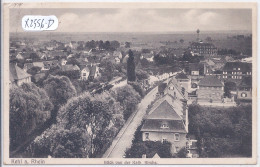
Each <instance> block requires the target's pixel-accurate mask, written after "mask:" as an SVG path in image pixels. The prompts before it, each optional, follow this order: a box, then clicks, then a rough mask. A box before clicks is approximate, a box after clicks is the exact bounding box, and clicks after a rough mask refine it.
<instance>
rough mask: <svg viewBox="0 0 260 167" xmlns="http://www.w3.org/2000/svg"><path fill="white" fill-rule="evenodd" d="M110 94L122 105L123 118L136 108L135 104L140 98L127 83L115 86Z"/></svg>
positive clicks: (126, 117)
mask: <svg viewBox="0 0 260 167" xmlns="http://www.w3.org/2000/svg"><path fill="white" fill-rule="evenodd" d="M112 96H113V97H115V99H116V100H117V101H118V102H119V103H120V105H121V106H122V107H123V111H124V119H125V120H127V119H128V118H129V116H130V115H131V114H132V113H133V112H134V111H135V110H136V108H137V104H138V103H139V102H140V100H141V97H140V95H139V94H138V93H137V92H136V91H135V90H134V89H133V88H132V87H131V86H129V85H126V86H124V87H119V88H117V89H116V90H115V91H114V92H112Z"/></svg>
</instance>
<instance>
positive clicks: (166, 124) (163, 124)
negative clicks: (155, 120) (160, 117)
mask: <svg viewBox="0 0 260 167" xmlns="http://www.w3.org/2000/svg"><path fill="white" fill-rule="evenodd" d="M161 128H163V129H165V128H169V125H168V123H167V122H162V124H161Z"/></svg>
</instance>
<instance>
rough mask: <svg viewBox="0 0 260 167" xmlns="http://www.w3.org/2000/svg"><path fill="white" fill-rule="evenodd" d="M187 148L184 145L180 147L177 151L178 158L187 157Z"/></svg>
mask: <svg viewBox="0 0 260 167" xmlns="http://www.w3.org/2000/svg"><path fill="white" fill-rule="evenodd" d="M187 153H188V151H187V149H186V148H185V147H182V148H181V149H180V151H179V152H178V153H177V157H178V158H187Z"/></svg>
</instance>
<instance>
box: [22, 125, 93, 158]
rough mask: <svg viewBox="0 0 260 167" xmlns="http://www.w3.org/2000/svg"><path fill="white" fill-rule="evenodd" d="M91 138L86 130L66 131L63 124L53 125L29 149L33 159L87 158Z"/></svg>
mask: <svg viewBox="0 0 260 167" xmlns="http://www.w3.org/2000/svg"><path fill="white" fill-rule="evenodd" d="M89 150H90V136H89V134H88V133H87V131H86V130H85V129H80V128H77V127H72V128H70V129H64V127H63V126H62V124H58V125H53V126H52V127H51V128H49V129H47V130H46V131H44V132H43V133H42V134H41V135H40V136H38V137H36V138H35V140H34V141H33V142H32V143H31V144H30V146H29V148H27V152H28V153H29V154H31V156H32V157H37V158H43V157H46V158H47V157H48V155H50V156H51V157H53V158H87V157H88V153H89Z"/></svg>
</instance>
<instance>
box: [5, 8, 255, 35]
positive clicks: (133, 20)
mask: <svg viewBox="0 0 260 167" xmlns="http://www.w3.org/2000/svg"><path fill="white" fill-rule="evenodd" d="M24 15H45V16H46V15H55V16H56V17H57V18H58V20H59V26H58V29H56V32H180V31H194V30H197V29H198V28H199V29H200V30H201V31H233V30H243V31H250V32H251V29H252V16H251V10H250V9H169V8H167V9H166V8H165V9H158V8H156V9H141V8H139V9H138V8H136V9H132V8H129V9H126V8H121V9H120V8H105V9H104V8H91V9H24V8H23V9H11V10H10V31H11V32H21V31H23V30H22V27H21V20H22V17H23V16H24Z"/></svg>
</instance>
